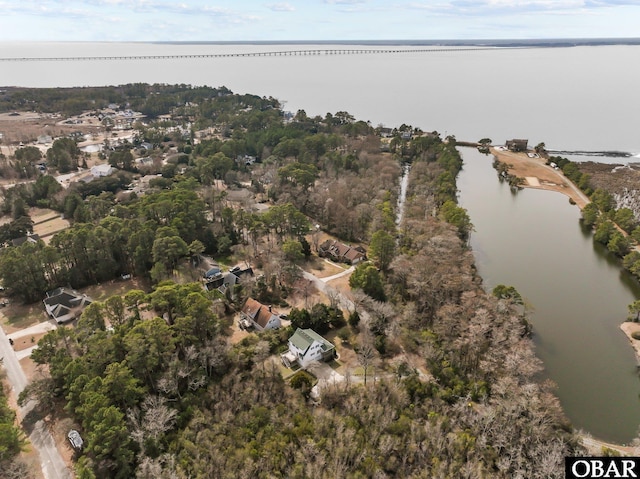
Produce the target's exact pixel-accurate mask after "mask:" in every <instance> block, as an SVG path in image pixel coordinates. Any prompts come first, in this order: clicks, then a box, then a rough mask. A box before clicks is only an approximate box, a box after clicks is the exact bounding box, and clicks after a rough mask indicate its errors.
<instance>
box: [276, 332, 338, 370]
mask: <svg viewBox="0 0 640 479" xmlns="http://www.w3.org/2000/svg"><path fill="white" fill-rule="evenodd" d="M335 355H336V347H335V346H334V345H333V344H331V343H330V342H329V341H327V340H326V339H324V338H323V337H322V336H320V335H319V334H318V333H316V332H315V331H314V330H313V329H301V328H298V329H296V332H295V333H293V336H291V337H290V338H289V351H287V352H286V353H284V354H283V355H281V356H280V357H281V359H282V362H283V364H284V365H285V366H286V367H288V368H289V367H291V366H292V365H293V364H294V363H296V362H297V363H298V364H299V365H300V367H301V368H307V367H308V366H309V365H310V364H311V363H313V362H314V361H331V360H332V359H333V358H334V357H335Z"/></svg>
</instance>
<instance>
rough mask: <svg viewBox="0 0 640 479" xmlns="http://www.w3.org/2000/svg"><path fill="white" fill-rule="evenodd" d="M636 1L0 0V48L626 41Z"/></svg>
mask: <svg viewBox="0 0 640 479" xmlns="http://www.w3.org/2000/svg"><path fill="white" fill-rule="evenodd" d="M639 24H640V0H286V1H284V0H182V1H173V0H0V41H2V42H12V41H231V42H233V41H295V40H304V41H312V40H439V39H459V40H467V39H546V38H633V37H639V36H640V27H639Z"/></svg>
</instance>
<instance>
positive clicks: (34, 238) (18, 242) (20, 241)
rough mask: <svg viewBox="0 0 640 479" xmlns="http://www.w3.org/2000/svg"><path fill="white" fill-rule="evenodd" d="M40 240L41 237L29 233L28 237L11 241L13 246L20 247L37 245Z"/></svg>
mask: <svg viewBox="0 0 640 479" xmlns="http://www.w3.org/2000/svg"><path fill="white" fill-rule="evenodd" d="M39 240H40V236H39V235H37V234H33V233H27V235H26V236H21V237H20V238H14V239H12V240H11V244H12V245H13V246H20V245H22V244H25V243H37V242H38V241H39Z"/></svg>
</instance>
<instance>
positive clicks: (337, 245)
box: [318, 240, 367, 264]
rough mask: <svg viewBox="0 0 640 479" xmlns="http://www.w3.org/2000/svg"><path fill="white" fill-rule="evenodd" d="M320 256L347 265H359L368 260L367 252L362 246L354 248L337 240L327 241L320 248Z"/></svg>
mask: <svg viewBox="0 0 640 479" xmlns="http://www.w3.org/2000/svg"><path fill="white" fill-rule="evenodd" d="M318 255H320V256H321V257H322V258H331V259H332V260H333V261H337V262H340V263H347V264H358V263H359V262H360V261H364V260H365V259H367V252H366V250H365V249H364V248H363V247H362V246H356V247H352V246H349V245H346V244H344V243H341V242H339V241H337V240H326V241H325V242H324V243H322V244H321V245H320V246H318Z"/></svg>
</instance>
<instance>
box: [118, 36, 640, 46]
mask: <svg viewBox="0 0 640 479" xmlns="http://www.w3.org/2000/svg"><path fill="white" fill-rule="evenodd" d="M114 43H118V42H114ZM123 43H154V44H160V45H369V46H371V45H378V46H382V45H391V46H421V45H429V46H449V47H455V46H460V47H472V46H483V47H549V48H551V47H576V46H602V45H640V38H539V39H468V40H452V39H440V40H268V41H261V40H255V41H252V40H247V41H212V42H210V41H186V42H179V41H160V42H123Z"/></svg>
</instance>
